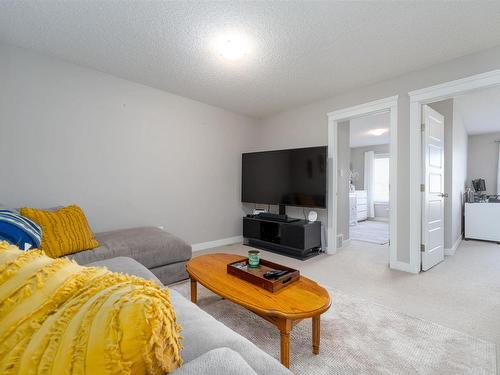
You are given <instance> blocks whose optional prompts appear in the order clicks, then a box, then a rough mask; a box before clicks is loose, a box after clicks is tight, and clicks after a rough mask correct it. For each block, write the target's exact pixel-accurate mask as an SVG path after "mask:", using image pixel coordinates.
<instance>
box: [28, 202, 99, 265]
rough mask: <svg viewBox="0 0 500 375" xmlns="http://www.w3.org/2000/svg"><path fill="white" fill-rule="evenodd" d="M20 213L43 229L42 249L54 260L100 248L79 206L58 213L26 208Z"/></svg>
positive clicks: (66, 208)
mask: <svg viewBox="0 0 500 375" xmlns="http://www.w3.org/2000/svg"><path fill="white" fill-rule="evenodd" d="M20 213H21V215H22V216H26V217H27V218H28V219H31V220H33V221H34V222H35V223H37V224H38V225H40V226H41V227H42V243H41V245H40V249H41V250H43V251H45V253H46V254H47V255H48V256H50V257H52V258H57V257H61V256H64V255H67V254H73V253H77V252H79V251H82V250H88V249H94V248H96V247H98V246H99V242H97V241H96V239H95V238H94V234H93V233H92V230H91V229H90V226H89V223H88V222H87V218H86V217H85V214H84V213H83V211H82V209H81V208H80V207H78V206H75V205H73V206H68V207H64V208H61V209H59V210H56V211H46V210H39V209H36V208H27V207H24V208H21V210H20Z"/></svg>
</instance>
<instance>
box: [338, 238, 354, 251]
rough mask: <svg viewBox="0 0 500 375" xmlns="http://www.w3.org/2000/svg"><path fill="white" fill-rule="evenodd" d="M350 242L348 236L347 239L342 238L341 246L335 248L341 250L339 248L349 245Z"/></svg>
mask: <svg viewBox="0 0 500 375" xmlns="http://www.w3.org/2000/svg"><path fill="white" fill-rule="evenodd" d="M350 244H351V239H350V238H348V239H347V240H343V241H342V246H341V247H339V248H337V250H341V249H344V248H346V247H347V246H349V245H350Z"/></svg>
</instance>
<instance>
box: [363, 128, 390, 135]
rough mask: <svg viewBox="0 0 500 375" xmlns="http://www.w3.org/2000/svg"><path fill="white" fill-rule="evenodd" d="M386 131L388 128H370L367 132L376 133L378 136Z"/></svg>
mask: <svg viewBox="0 0 500 375" xmlns="http://www.w3.org/2000/svg"><path fill="white" fill-rule="evenodd" d="M388 131H389V129H372V130H370V131H369V132H368V133H370V134H371V135H376V136H377V137H378V136H380V135H382V134H384V133H387V132H388Z"/></svg>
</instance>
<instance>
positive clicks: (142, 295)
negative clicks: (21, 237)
mask: <svg viewBox="0 0 500 375" xmlns="http://www.w3.org/2000/svg"><path fill="white" fill-rule="evenodd" d="M180 330H181V328H180V326H179V325H178V324H177V321H176V316H175V311H174V309H173V307H172V304H171V302H170V295H169V293H168V289H166V288H164V289H162V288H160V286H158V285H157V284H155V283H153V282H151V281H146V280H144V279H141V278H138V277H134V276H129V275H124V274H119V273H113V272H110V271H108V270H107V269H106V268H102V267H99V268H97V267H82V266H79V265H78V264H76V263H75V262H73V261H71V260H69V259H67V258H58V259H53V258H49V257H47V256H46V255H45V254H44V253H43V252H42V251H40V250H33V251H28V252H24V251H20V250H19V249H18V248H17V247H15V246H11V245H9V244H8V243H7V242H0V374H2V375H7V374H41V373H43V374H47V375H60V374H71V375H95V374H99V375H101V374H102V375H115V374H116V375H122V374H129V375H130V374H134V375H136V374H137V375H146V374H152V375H160V374H162V375H163V374H164V373H165V372H172V371H174V370H175V369H176V368H177V367H179V366H180V365H181V364H182V358H181V354H180V353H181V349H182V345H181V337H180V335H179V333H180Z"/></svg>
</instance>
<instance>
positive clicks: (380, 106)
mask: <svg viewBox="0 0 500 375" xmlns="http://www.w3.org/2000/svg"><path fill="white" fill-rule="evenodd" d="M397 99H398V97H397V96H394V97H390V98H386V99H381V100H377V101H373V102H369V103H366V104H362V105H359V106H355V107H350V108H346V109H342V110H339V111H334V112H331V113H329V114H328V166H329V167H328V171H329V181H328V240H327V245H328V246H327V250H328V253H330V254H332V253H335V252H336V251H337V249H339V248H340V247H341V246H342V240H341V237H343V236H341V237H340V239H339V234H342V233H339V232H340V231H339V229H341V228H342V222H341V221H343V220H346V221H347V229H346V230H344V231H345V232H347V231H349V230H350V228H351V227H354V226H356V225H360V227H359V228H353V229H354V230H353V233H354V234H355V235H356V234H357V232H361V233H362V232H363V230H364V231H365V233H366V232H370V233H371V234H372V238H373V241H378V242H380V244H381V245H385V246H388V249H389V251H388V253H389V264H390V267H391V268H395V269H398V268H399V266H398V262H397V253H396V249H397V222H396V217H397V179H396V170H397V169H396V168H397ZM374 119H378V120H380V119H383V121H386V122H385V124H386V125H385V128H384V130H383V131H382V130H380V129H382V128H383V127H376V126H372V127H373V129H367V131H369V130H373V131H374V132H373V133H372V134H373V137H380V136H382V135H384V136H385V137H386V139H387V141H388V142H380V143H381V144H382V143H388V144H389V146H388V147H387V148H385V151H384V152H382V151H379V152H376V151H375V149H374V146H376V145H366V146H370V147H368V148H371V150H361V151H360V152H362V156H363V161H362V167H361V166H360V164H359V163H358V162H356V163H354V164H352V163H351V162H350V160H349V162H347V163H346V161H345V158H343V157H342V156H343V155H347V153H348V154H349V156H350V154H351V147H350V145H351V143H350V139H351V132H350V124H351V122H352V124H353V125H354V126H353V130H355V129H358V128H359V129H362V128H363V126H365V127H366V126H367V125H366V124H370V123H371V124H374V123H376V122H375V121H374ZM346 126H347V128H346ZM346 129H347V130H346ZM379 133H380V135H378V136H377V135H375V134H379ZM346 134H347V136H346ZM343 138H345V140H344V141H343ZM352 138H353V139H354V140H355V139H356V136H355V134H353V135H352ZM358 138H359V137H358ZM368 138H369V137H367V136H365V140H366V139H368ZM339 142H340V143H339ZM367 142H370V140H367ZM342 145H343V146H344V147H341V146H342ZM356 145H358V146H360V144H355V143H353V146H356ZM346 146H347V147H346ZM372 146H373V147H372ZM346 148H347V152H346V151H345V149H346ZM352 148H356V147H352ZM353 152H354V153H356V150H355V151H353ZM365 152H366V156H365ZM365 158H366V159H367V161H366V162H365ZM375 169H377V170H378V172H377V178H376V179H374V178H373V177H374V172H375ZM361 173H363V179H362V180H361V178H360V174H361ZM365 175H366V187H367V188H366V189H365ZM345 181H347V184H346V185H344V184H343V183H342V182H345ZM339 183H340V184H339ZM356 184H357V185H356ZM375 184H378V185H377V186H382V188H379V189H378V190H377V191H376V187H375ZM351 185H352V186H351ZM387 185H388V186H387ZM383 186H387V188H384V187H383ZM389 187H390V188H389ZM344 190H347V200H344V199H342V200H341V201H339V199H338V198H339V196H340V197H342V196H343V194H345V192H344ZM352 193H353V194H352ZM349 195H351V197H353V196H354V197H355V196H356V195H359V199H358V198H357V197H356V202H355V203H354V201H353V202H352V203H350V198H349ZM344 196H345V195H344ZM358 202H359V210H358V207H357V203H358ZM389 202H390V207H389ZM375 207H377V214H375ZM351 208H352V216H351ZM354 211H356V212H354ZM341 212H343V213H342V214H341ZM339 215H342V216H339ZM376 215H378V217H379V219H380V220H379V221H376V220H374V219H375V218H376ZM384 216H385V218H384ZM368 219H370V220H368ZM384 219H385V220H384ZM368 221H370V223H368ZM371 222H373V223H371ZM344 223H345V221H344ZM372 224H373V225H372ZM344 225H345V224H344ZM363 227H365V228H363ZM375 227H378V228H375ZM377 229H378V233H379V234H382V235H381V236H379V238H378V239H377V236H376V234H377V233H376V232H377ZM384 234H385V235H386V236H388V239H386V240H384V238H383V237H384Z"/></svg>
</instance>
